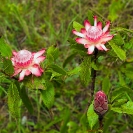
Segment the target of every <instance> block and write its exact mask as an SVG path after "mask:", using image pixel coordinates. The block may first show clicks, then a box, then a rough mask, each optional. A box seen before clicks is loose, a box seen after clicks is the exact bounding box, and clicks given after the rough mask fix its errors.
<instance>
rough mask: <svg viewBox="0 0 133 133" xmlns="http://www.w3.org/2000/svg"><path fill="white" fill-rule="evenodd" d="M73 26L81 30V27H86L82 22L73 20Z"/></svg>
mask: <svg viewBox="0 0 133 133" xmlns="http://www.w3.org/2000/svg"><path fill="white" fill-rule="evenodd" d="M73 28H74V29H75V30H77V31H80V29H81V28H84V26H83V25H81V24H80V23H78V22H76V21H74V22H73Z"/></svg>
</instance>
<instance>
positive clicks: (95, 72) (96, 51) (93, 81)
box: [91, 48, 98, 101]
mask: <svg viewBox="0 0 133 133" xmlns="http://www.w3.org/2000/svg"><path fill="white" fill-rule="evenodd" d="M97 54H98V49H97V48H95V50H94V63H95V64H96V61H97ZM96 76H97V71H96V70H95V69H92V83H91V101H92V99H93V95H94V90H95V82H96Z"/></svg>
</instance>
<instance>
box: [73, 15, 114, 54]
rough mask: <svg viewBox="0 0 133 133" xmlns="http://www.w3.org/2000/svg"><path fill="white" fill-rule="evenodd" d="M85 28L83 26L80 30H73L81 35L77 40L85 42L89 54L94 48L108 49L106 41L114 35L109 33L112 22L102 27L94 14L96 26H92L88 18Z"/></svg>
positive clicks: (81, 42)
mask: <svg viewBox="0 0 133 133" xmlns="http://www.w3.org/2000/svg"><path fill="white" fill-rule="evenodd" d="M84 25H85V28H82V29H81V30H80V32H78V31H76V30H73V31H72V32H73V34H75V35H77V36H79V37H81V38H76V42H77V43H79V44H83V45H84V47H85V48H88V54H92V53H93V51H94V48H95V47H96V48H97V49H98V50H105V51H107V50H108V49H107V48H106V47H105V45H104V44H105V43H106V42H108V41H109V40H111V39H112V38H113V35H111V34H110V33H109V26H110V22H109V21H108V22H107V23H106V26H105V27H104V28H103V29H102V23H101V22H97V17H96V16H94V26H91V24H90V22H89V21H88V20H85V21H84Z"/></svg>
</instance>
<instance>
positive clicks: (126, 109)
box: [111, 101, 133, 114]
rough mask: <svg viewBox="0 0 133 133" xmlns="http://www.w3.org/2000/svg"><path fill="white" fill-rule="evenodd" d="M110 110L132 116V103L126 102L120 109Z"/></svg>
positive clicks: (113, 108)
mask: <svg viewBox="0 0 133 133" xmlns="http://www.w3.org/2000/svg"><path fill="white" fill-rule="evenodd" d="M111 110H112V111H114V112H117V113H126V114H133V102H131V101H128V102H127V103H125V104H123V105H121V106H120V107H112V108H111Z"/></svg>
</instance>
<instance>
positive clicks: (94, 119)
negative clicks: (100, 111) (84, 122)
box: [87, 104, 98, 129]
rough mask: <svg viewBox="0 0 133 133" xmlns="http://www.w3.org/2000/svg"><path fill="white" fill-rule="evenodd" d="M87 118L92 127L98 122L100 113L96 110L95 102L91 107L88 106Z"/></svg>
mask: <svg viewBox="0 0 133 133" xmlns="http://www.w3.org/2000/svg"><path fill="white" fill-rule="evenodd" d="M87 119H88V122H89V126H90V128H91V129H92V128H93V126H94V125H95V124H96V123H97V122H98V115H97V114H96V113H95V112H94V109H93V104H91V105H90V107H89V108H88V111H87Z"/></svg>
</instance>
